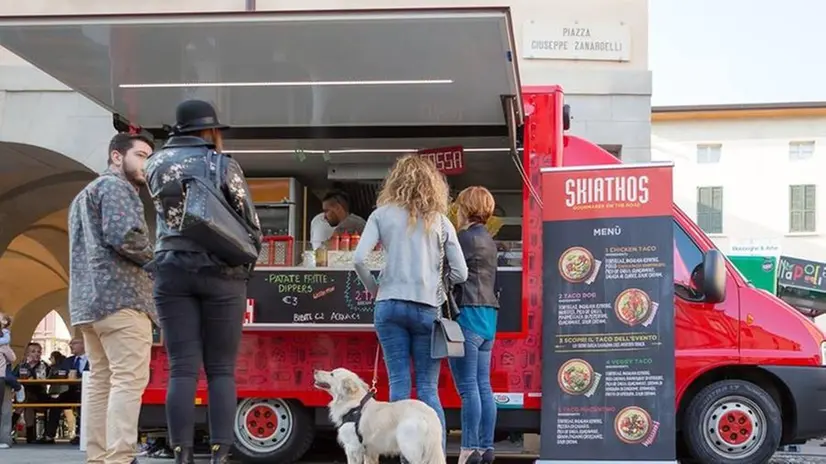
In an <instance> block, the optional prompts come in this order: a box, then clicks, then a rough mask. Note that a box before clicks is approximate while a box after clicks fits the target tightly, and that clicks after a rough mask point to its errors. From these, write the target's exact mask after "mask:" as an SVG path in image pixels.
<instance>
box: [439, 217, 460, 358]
mask: <svg viewBox="0 0 826 464" xmlns="http://www.w3.org/2000/svg"><path fill="white" fill-rule="evenodd" d="M444 228H445V226H444V222H442V228H441V234H440V236H439V279H440V285H439V292H440V293H442V294H443V295H444V297H445V299H444V302H442V305H441V307H439V311H438V313H437V314H436V321H435V322H434V323H433V330H432V332H431V334H430V357H431V358H433V359H442V358H461V357H463V356H464V355H465V333H464V332H462V327H461V326H460V325H459V323H458V322H456V318H458V317H459V306H458V305H457V304H456V300H455V299H454V297H453V292H452V291H451V290H450V287H451V285H450V278H449V277H448V276H449V275H450V264H449V263H447V262H446V261H447V260H446V257H445V242H446V241H447V233H446V231H445V230H444Z"/></svg>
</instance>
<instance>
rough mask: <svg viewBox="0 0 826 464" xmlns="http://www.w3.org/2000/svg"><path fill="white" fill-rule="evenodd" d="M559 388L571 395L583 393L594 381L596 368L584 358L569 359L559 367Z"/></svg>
mask: <svg viewBox="0 0 826 464" xmlns="http://www.w3.org/2000/svg"><path fill="white" fill-rule="evenodd" d="M557 381H558V382H559V388H561V389H562V391H564V392H565V393H567V394H569V395H582V394H584V393H585V392H587V391H588V389H590V388H591V385H592V384H593V383H594V369H593V368H592V367H591V365H590V364H588V361H585V360H584V359H579V358H575V359H569V360H568V361H565V363H564V364H562V366H560V367H559V373H558V374H557Z"/></svg>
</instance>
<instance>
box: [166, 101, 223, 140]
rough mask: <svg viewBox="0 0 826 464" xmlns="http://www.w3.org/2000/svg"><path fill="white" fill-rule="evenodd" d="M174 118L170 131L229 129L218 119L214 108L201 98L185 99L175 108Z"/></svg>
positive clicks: (181, 132)
mask: <svg viewBox="0 0 826 464" xmlns="http://www.w3.org/2000/svg"><path fill="white" fill-rule="evenodd" d="M175 120H176V121H177V122H176V124H175V127H174V128H172V131H173V132H174V133H176V134H186V133H189V132H198V131H202V130H208V129H218V130H224V129H229V126H227V125H225V124H221V123H220V122H219V121H218V115H217V114H216V113H215V108H213V107H212V105H211V104H209V103H207V102H205V101H203V100H187V101H185V102H182V103H181V104H179V105H178V108H177V109H176V110H175Z"/></svg>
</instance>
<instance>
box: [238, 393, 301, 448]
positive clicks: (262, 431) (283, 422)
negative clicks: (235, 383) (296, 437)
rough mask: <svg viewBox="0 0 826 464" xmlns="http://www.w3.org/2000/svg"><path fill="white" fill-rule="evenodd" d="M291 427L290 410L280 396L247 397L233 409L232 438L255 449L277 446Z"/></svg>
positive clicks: (289, 432)
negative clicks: (272, 397)
mask: <svg viewBox="0 0 826 464" xmlns="http://www.w3.org/2000/svg"><path fill="white" fill-rule="evenodd" d="M293 428H294V420H293V413H292V411H291V410H290V407H289V405H287V403H286V402H285V401H283V400H279V399H257V398H250V399H246V400H244V401H242V402H241V403H240V404H239V405H238V408H236V410H235V438H236V439H237V440H238V442H239V444H240V445H241V446H243V447H244V448H247V449H249V450H250V451H253V452H255V453H261V454H267V453H272V452H273V451H276V450H278V449H279V448H281V447H282V446H284V443H286V441H287V440H288V439H289V437H290V436H291V435H292V433H293Z"/></svg>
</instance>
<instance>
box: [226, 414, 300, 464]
mask: <svg viewBox="0 0 826 464" xmlns="http://www.w3.org/2000/svg"><path fill="white" fill-rule="evenodd" d="M258 406H261V407H264V408H267V409H270V410H272V411H275V412H276V413H277V419H278V421H279V422H278V423H277V425H276V427H275V428H279V427H280V428H281V432H280V433H281V435H279V436H278V437H277V439H276V438H273V439H265V440H257V439H256V438H255V437H252V436H251V435H250V434H249V428H248V427H246V426H245V425H244V424H245V423H246V419H245V417H246V416H247V414H250V413H252V409H254V408H256V407H258ZM240 420H244V422H239V421H240ZM287 423H289V424H290V426H289V429H287V430H284V425H285V424H287ZM233 431H234V433H235V445H234V446H233V453H232V457H233V458H234V459H237V460H240V461H241V462H243V463H245V464H264V463H272V462H277V463H279V464H293V463H295V462H297V461H299V460H300V459H301V458H302V457H303V456H304V454H306V453H307V450H309V449H310V446H312V444H313V439H314V437H315V423H314V422H313V416H312V414H311V412H310V410H308V409H307V408H305V407H304V406H303V405H302V404H301V403H299V402H297V401H293V400H281V399H260V398H248V399H245V400H243V401H241V402H240V403H238V409H237V411H236V414H235V419H234V422H233ZM276 433H279V432H276Z"/></svg>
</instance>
